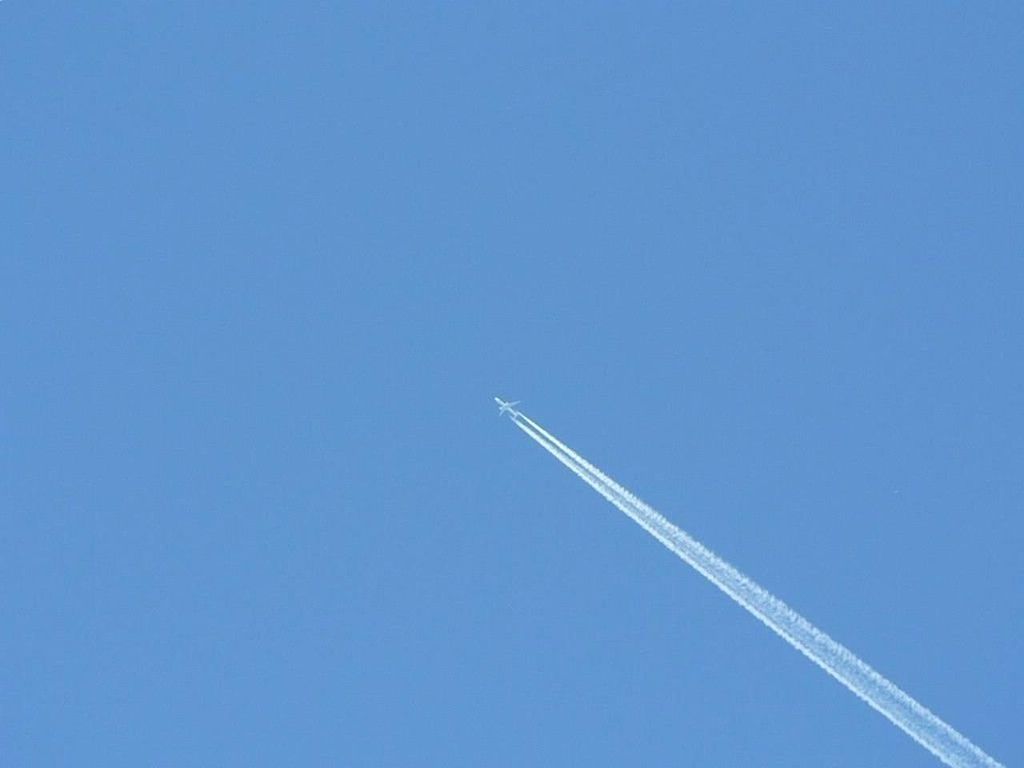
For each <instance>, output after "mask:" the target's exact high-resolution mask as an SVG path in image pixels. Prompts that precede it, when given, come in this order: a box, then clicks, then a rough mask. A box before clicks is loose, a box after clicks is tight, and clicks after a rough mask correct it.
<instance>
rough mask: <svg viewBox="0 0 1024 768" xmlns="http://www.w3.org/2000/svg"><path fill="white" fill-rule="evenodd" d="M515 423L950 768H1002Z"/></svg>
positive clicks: (579, 462)
mask: <svg viewBox="0 0 1024 768" xmlns="http://www.w3.org/2000/svg"><path fill="white" fill-rule="evenodd" d="M506 412H507V413H509V416H510V417H511V419H512V421H513V422H514V423H515V425H516V426H517V427H519V428H520V429H521V430H523V432H525V433H526V434H527V435H529V436H530V437H531V438H532V439H533V440H535V441H536V442H537V443H539V444H540V445H541V446H542V447H543V448H544V449H545V450H547V451H548V452H549V453H551V455H553V456H554V457H555V458H556V459H558V460H559V461H560V462H562V464H564V465H565V466H566V467H568V468H569V469H570V470H572V471H573V472H574V473H575V474H576V475H577V476H579V477H580V478H581V479H582V480H583V481H584V482H586V483H587V484H588V485H590V486H591V487H592V488H593V489H594V490H595V491H597V492H598V493H600V494H601V495H602V496H604V497H605V498H606V499H607V500H608V501H610V502H611V503H612V504H614V505H615V506H616V507H618V508H619V509H620V510H621V511H622V512H624V513H626V514H627V515H628V516H629V517H631V518H632V519H633V520H634V521H635V522H637V523H638V524H639V525H640V526H642V527H643V528H644V529H645V530H646V531H647V532H648V533H650V534H651V535H652V536H654V538H656V539H657V540H658V541H660V542H661V543H662V544H664V545H665V546H666V547H668V548H669V549H670V550H672V552H674V553H675V554H676V555H678V556H679V557H680V558H682V559H683V560H684V561H686V562H687V563H688V564H690V565H691V566H693V567H694V568H695V569H696V570H697V571H699V572H700V573H702V574H703V575H704V576H705V577H707V579H708V580H709V581H710V582H711V583H712V584H714V585H715V586H716V587H718V588H719V589H721V590H722V591H723V592H725V593H726V594H727V595H729V597H731V598H732V599H733V600H735V601H736V602H737V603H739V604H740V605H742V606H743V607H744V608H746V609H747V610H748V611H750V613H752V614H753V615H754V616H755V617H757V618H758V619H760V620H761V621H762V622H763V623H764V624H765V625H767V626H768V628H769V629H771V630H772V631H773V632H775V633H776V634H778V635H779V636H780V637H782V638H783V639H784V640H785V641H786V642H788V643H789V644H790V645H792V646H793V647H794V648H796V649H797V650H798V651H800V652H801V653H803V654H804V655H805V656H807V658H809V659H810V660H811V661H813V662H814V663H815V664H817V665H818V666H819V667H821V668H822V669H824V670H825V671H826V672H828V673H829V674H830V675H832V677H834V678H835V679H836V680H838V681H839V682H841V683H842V684H843V685H845V686H846V687H847V688H849V689H850V690H851V691H853V692H854V693H855V694H856V695H857V696H859V697H860V698H861V699H863V700H864V701H866V702H867V703H868V704H870V705H871V706H872V707H874V708H875V709H876V710H878V711H879V712H881V713H882V714H883V715H885V716H886V717H887V718H889V720H891V721H892V722H893V723H894V724H895V725H897V726H898V727H899V728H901V729H902V730H903V731H905V732H906V733H907V734H908V735H909V736H910V737H911V738H913V739H914V740H915V741H917V742H918V743H919V744H920V745H921V746H923V747H924V748H925V749H927V750H929V751H930V752H931V753H932V754H934V755H935V756H936V757H938V758H939V759H940V760H941V761H942V762H944V763H946V764H947V765H949V766H953V768H977V767H978V766H986V767H987V768H1003V766H1002V764H1001V763H998V762H996V761H995V760H993V759H992V758H991V757H989V756H988V755H987V754H985V753H984V752H983V751H982V750H980V749H979V748H978V747H976V746H975V745H974V744H972V743H971V742H970V741H969V740H968V739H967V738H966V737H964V736H963V735H961V734H960V733H958V732H957V731H956V730H954V729H953V728H952V727H951V726H949V725H948V724H946V723H945V722H943V721H942V720H940V719H939V718H938V717H936V716H935V715H934V714H933V713H932V712H930V711H929V710H928V709H926V708H925V707H924V706H922V705H921V704H919V703H918V702H917V701H915V700H914V699H912V698H911V697H910V696H908V695H907V694H906V693H904V692H903V691H901V690H900V689H899V688H897V687H896V686H895V685H894V684H893V683H891V682H889V681H888V680H887V679H886V678H884V677H882V676H881V675H880V674H878V672H876V671H875V670H873V669H872V668H871V667H869V666H868V665H867V664H865V663H864V662H863V661H861V660H860V659H859V658H857V657H856V656H855V655H854V654H853V653H852V652H851V651H850V650H848V649H847V648H845V647H844V646H842V645H840V644H839V643H837V642H836V641H835V640H833V639H832V638H831V637H829V636H828V635H826V634H825V633H824V632H822V631H821V630H820V629H818V628H817V627H815V626H814V625H813V624H811V623H810V622H809V621H807V620H806V619H805V618H803V617H802V616H800V615H799V614H798V613H796V611H794V610H793V609H792V608H790V607H789V606H788V605H786V604H785V603H783V602H782V601H781V600H779V599H778V598H777V597H774V596H773V595H771V594H770V593H769V592H768V591H766V590H765V589H764V588H762V587H761V586H759V585H758V584H755V583H754V582H753V581H751V580H750V579H748V578H747V577H746V576H744V575H743V574H742V573H740V572H739V571H738V570H736V569H735V568H733V567H732V566H731V565H729V563H727V562H725V560H723V559H722V558H720V557H719V556H718V555H716V554H715V553H714V552H712V551H711V550H709V549H708V548H707V547H705V546H704V545H703V544H701V543H700V542H698V541H697V540H696V539H694V538H693V537H691V536H690V535H689V534H687V533H686V532H685V531H683V530H681V529H680V528H678V527H676V526H675V525H673V524H672V523H671V522H669V521H668V520H667V519H666V518H665V517H663V516H662V515H661V514H660V513H659V512H657V511H656V510H654V509H653V508H652V507H650V506H649V505H648V504H646V503H644V502H643V501H641V500H640V499H638V498H637V497H636V496H634V495H633V494H632V493H630V492H629V491H627V490H626V489H625V488H623V487H622V486H621V485H619V484H618V483H616V482H615V481H614V480H612V479H611V478H610V477H608V476H607V475H606V474H604V473H603V472H601V470H599V469H598V468H597V467H595V466H594V465H592V464H590V463H589V462H588V461H587V460H586V459H584V458H583V457H582V456H580V455H579V454H577V453H576V452H575V451H573V450H572V449H571V448H569V447H568V446H567V445H565V444H564V443H562V442H561V441H560V440H558V438H556V437H555V436H554V435H552V434H551V433H550V432H548V431H547V430H545V429H544V428H543V427H541V426H540V425H539V424H537V423H536V422H535V421H532V420H531V419H529V418H528V417H527V416H525V415H524V414H522V413H521V412H519V411H516V410H507V411H506Z"/></svg>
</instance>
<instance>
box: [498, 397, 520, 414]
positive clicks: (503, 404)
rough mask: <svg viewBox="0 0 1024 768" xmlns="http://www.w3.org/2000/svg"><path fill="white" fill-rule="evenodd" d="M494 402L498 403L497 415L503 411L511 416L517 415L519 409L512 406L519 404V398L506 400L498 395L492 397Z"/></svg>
mask: <svg viewBox="0 0 1024 768" xmlns="http://www.w3.org/2000/svg"><path fill="white" fill-rule="evenodd" d="M494 402H496V403H497V404H498V415H499V416H500V415H501V414H503V413H507V414H509V415H511V416H518V415H519V411H517V410H516V409H515V408H513V407H512V406H514V405H519V403H521V402H522V401H521V400H512V401H507V400H502V399H501V398H500V397H496V398H494Z"/></svg>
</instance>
